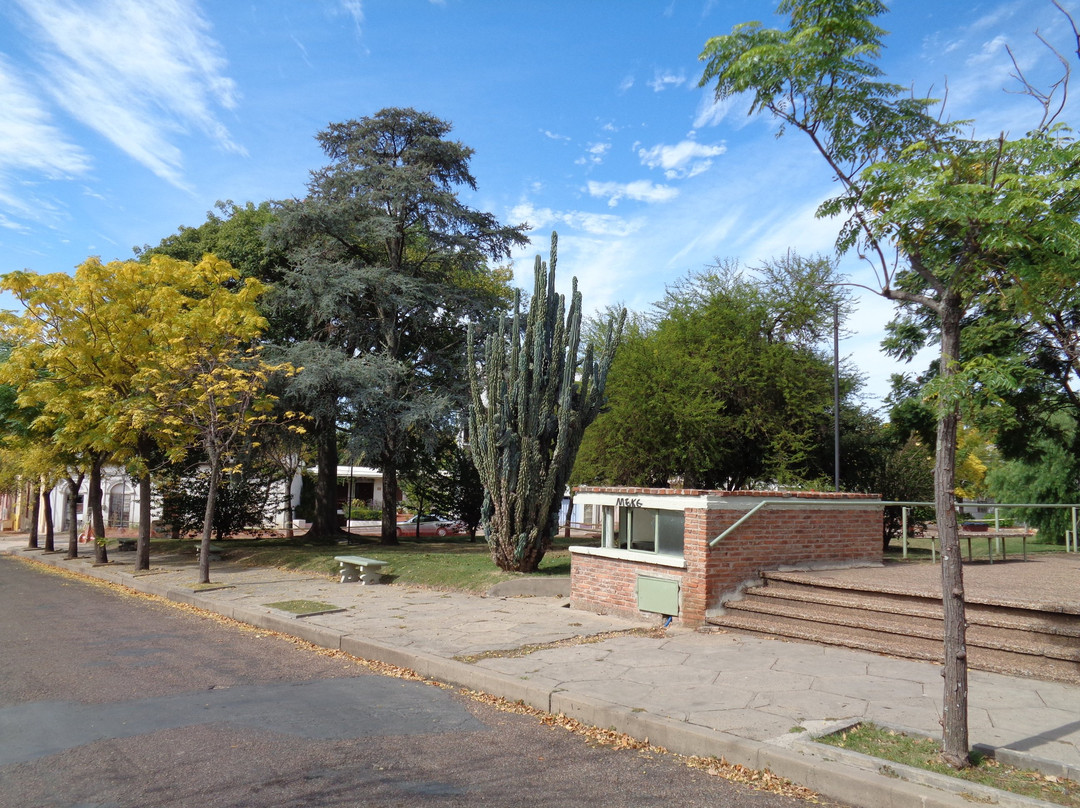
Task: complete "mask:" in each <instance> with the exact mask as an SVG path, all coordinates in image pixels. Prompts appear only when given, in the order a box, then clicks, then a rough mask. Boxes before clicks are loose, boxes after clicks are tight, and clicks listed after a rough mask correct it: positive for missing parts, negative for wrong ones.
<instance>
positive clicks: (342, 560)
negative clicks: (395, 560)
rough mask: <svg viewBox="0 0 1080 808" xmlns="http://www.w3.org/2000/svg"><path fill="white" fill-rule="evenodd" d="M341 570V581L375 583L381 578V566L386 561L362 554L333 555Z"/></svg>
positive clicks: (383, 565) (344, 582)
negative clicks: (365, 556)
mask: <svg viewBox="0 0 1080 808" xmlns="http://www.w3.org/2000/svg"><path fill="white" fill-rule="evenodd" d="M334 560H335V561H336V562H338V565H339V570H340V572H341V583H343V584H346V583H352V582H355V581H359V582H360V583H362V584H377V583H379V581H380V580H382V568H383V567H385V566H386V565H387V563H388V562H386V561H378V560H376V559H374V558H364V557H363V556H351V555H350V556H334Z"/></svg>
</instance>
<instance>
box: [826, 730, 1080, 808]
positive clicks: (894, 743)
mask: <svg viewBox="0 0 1080 808" xmlns="http://www.w3.org/2000/svg"><path fill="white" fill-rule="evenodd" d="M817 740H818V742H819V743H825V744H830V745H831V746H838V747H840V748H841V749H850V750H852V751H855V752H862V753H863V754H864V755H871V756H873V757H877V758H883V759H885V760H891V761H893V762H894V763H902V764H904V765H906V766H913V767H915V768H919V769H926V770H928V771H932V772H937V773H938V774H946V775H949V776H950V777H957V778H959V779H961V780H967V781H969V782H972V783H980V784H982V785H984V786H991V787H992V788H1000V789H1002V790H1003V791H1010V792H1012V793H1014V794H1023V795H1024V796H1027V797H1034V798H1036V799H1040V800H1046V801H1048V802H1055V803H1057V804H1059V805H1067V806H1070V808H1080V784H1078V783H1074V782H1073V781H1071V780H1065V779H1063V778H1058V777H1053V776H1049V775H1043V774H1040V773H1039V772H1037V771H1032V770H1028V769H1016V768H1013V767H1012V766H1006V765H1004V764H1001V763H998V762H997V761H995V760H994V759H993V758H989V757H985V756H980V755H977V754H974V753H973V754H972V762H973V763H974V765H973V766H971V767H970V768H968V769H961V770H956V769H953V768H952V767H951V766H949V765H948V764H947V763H945V762H944V761H943V760H942V759H941V744H939V743H938V742H937V741H936V740H933V739H931V738H924V737H920V736H917V735H908V734H906V733H903V732H896V731H894V730H890V729H885V728H883V727H879V726H876V725H874V724H870V723H865V724H859V725H858V726H856V727H852V728H851V729H849V730H845V731H844V732H838V733H834V734H833V735H826V736H824V737H821V738H818V739H817Z"/></svg>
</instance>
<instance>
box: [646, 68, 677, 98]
mask: <svg viewBox="0 0 1080 808" xmlns="http://www.w3.org/2000/svg"><path fill="white" fill-rule="evenodd" d="M684 84H686V74H685V73H682V72H679V73H672V72H671V71H670V70H657V71H656V74H655V75H654V76H653V78H652V81H650V82H649V86H650V87H651V88H652V90H653V92H655V93H660V92H663V91H664V90H670V89H673V88H675V87H681V86H682V85H684Z"/></svg>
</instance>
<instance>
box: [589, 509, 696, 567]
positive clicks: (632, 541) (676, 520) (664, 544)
mask: <svg viewBox="0 0 1080 808" xmlns="http://www.w3.org/2000/svg"><path fill="white" fill-rule="evenodd" d="M602 515H603V523H602V526H601V535H602V539H603V542H602V543H603V546H604V547H610V548H615V549H621V550H633V551H635V552H641V553H656V554H657V555H670V556H679V557H680V558H681V557H682V554H683V528H684V515H683V512H682V511H666V510H660V509H659V508H626V507H618V508H614V507H610V506H605V507H604V508H602Z"/></svg>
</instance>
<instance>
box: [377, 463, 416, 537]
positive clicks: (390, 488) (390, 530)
mask: <svg viewBox="0 0 1080 808" xmlns="http://www.w3.org/2000/svg"><path fill="white" fill-rule="evenodd" d="M382 473H383V478H382V534H381V536H380V537H379V544H383V545H388V546H393V545H395V544H397V543H398V540H397V495H398V481H397V466H396V465H395V464H394V463H392V462H391V463H386V464H385V465H384V466H383V470H382ZM417 530H418V531H419V527H417Z"/></svg>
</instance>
